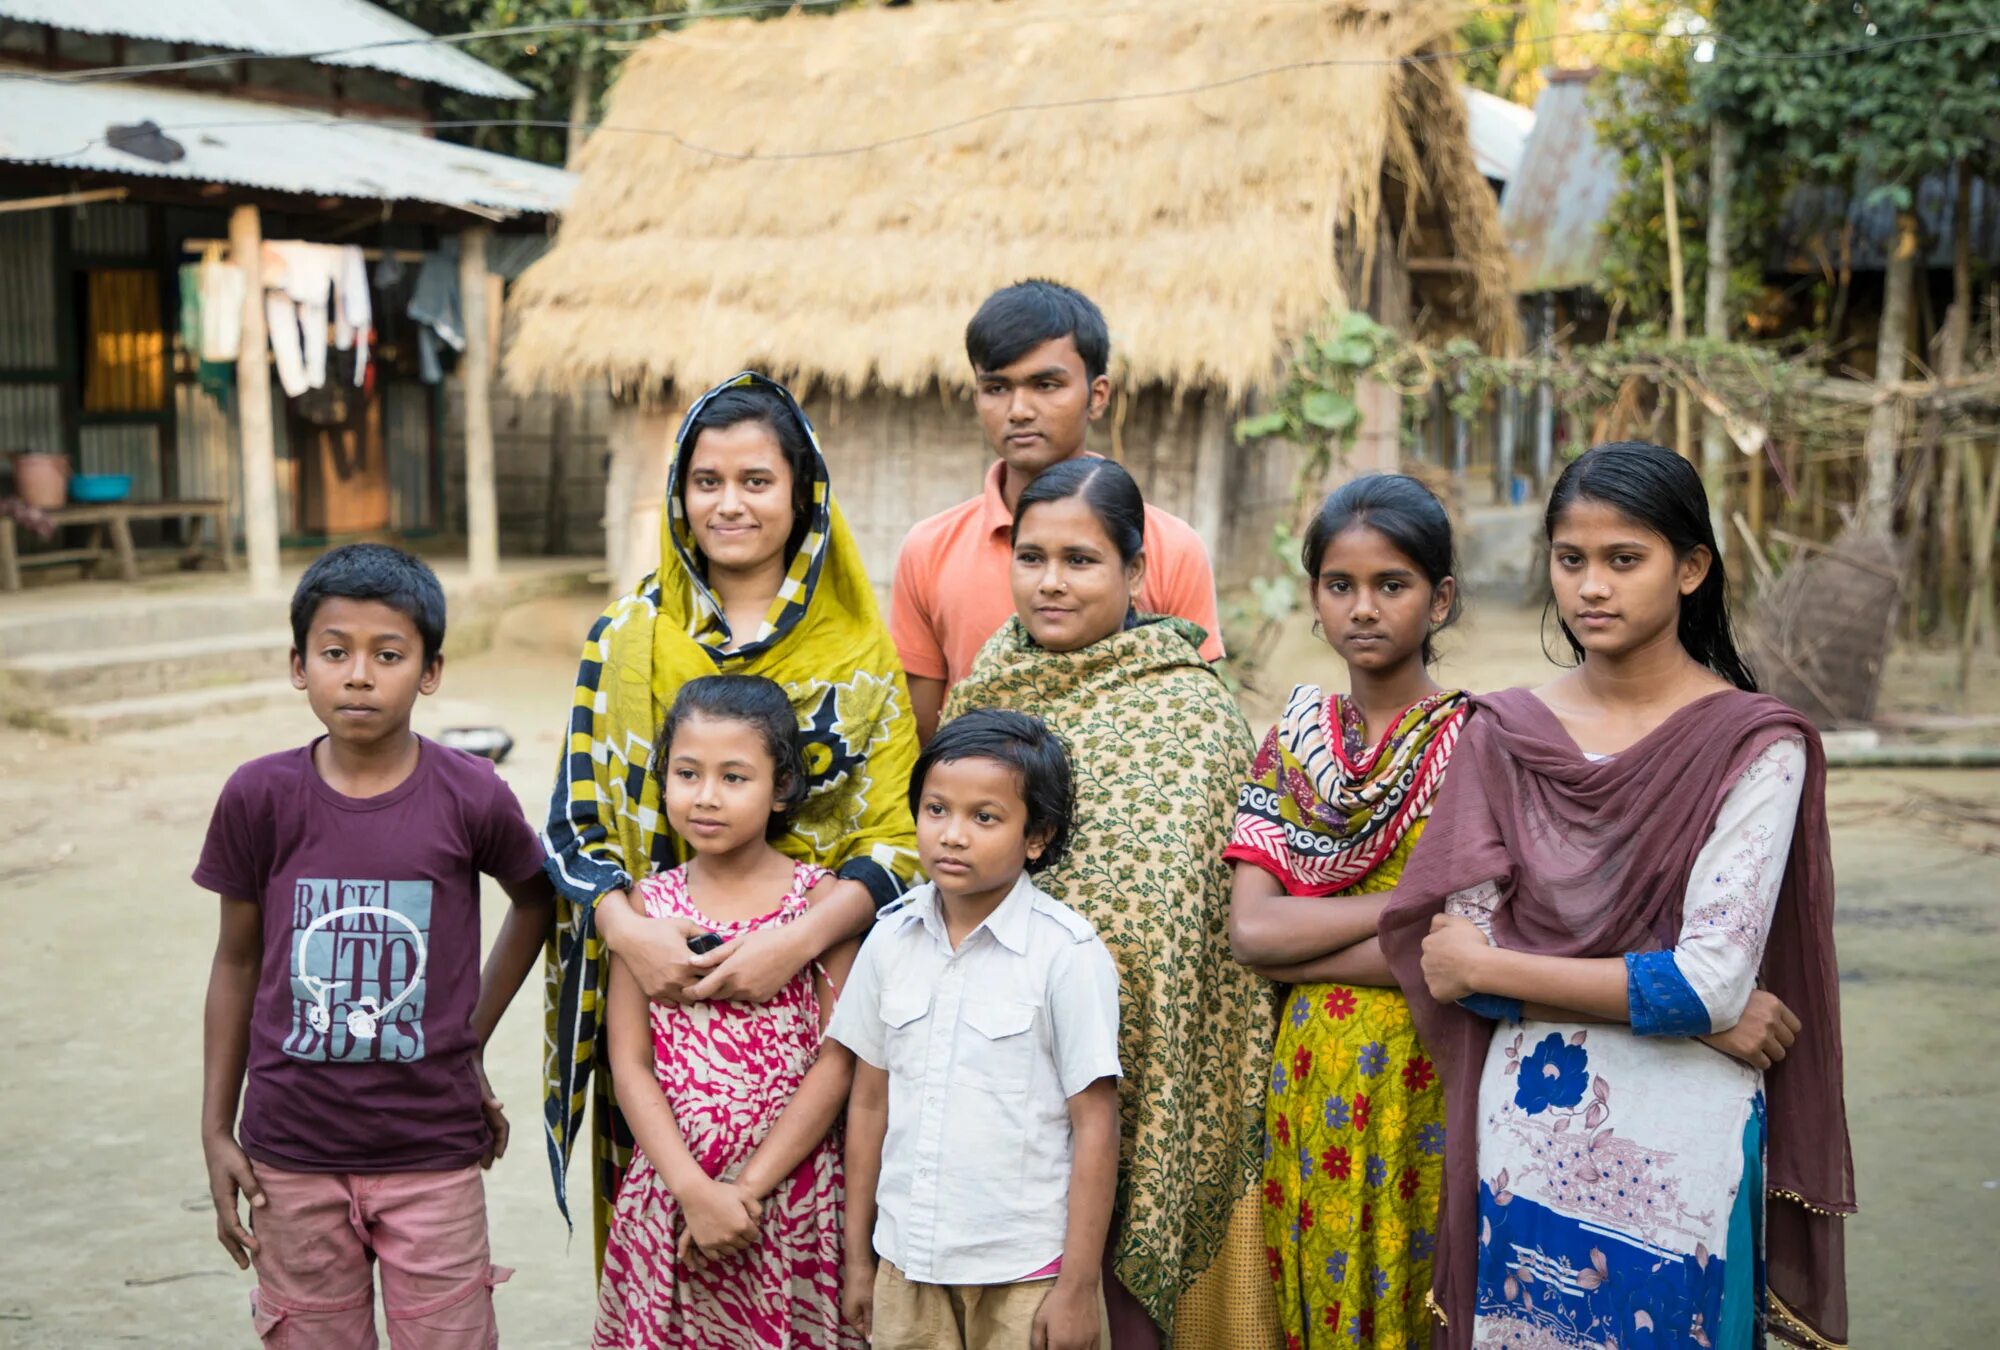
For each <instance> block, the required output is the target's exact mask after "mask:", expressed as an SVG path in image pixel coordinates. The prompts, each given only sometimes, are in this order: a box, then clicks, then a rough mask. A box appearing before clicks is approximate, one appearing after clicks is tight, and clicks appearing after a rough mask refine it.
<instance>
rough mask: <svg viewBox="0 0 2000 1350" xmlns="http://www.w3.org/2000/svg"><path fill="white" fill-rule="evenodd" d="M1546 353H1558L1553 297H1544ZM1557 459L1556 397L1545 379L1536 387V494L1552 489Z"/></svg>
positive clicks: (1551, 355) (1544, 346) (1543, 340)
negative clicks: (1551, 480)
mask: <svg viewBox="0 0 2000 1350" xmlns="http://www.w3.org/2000/svg"><path fill="white" fill-rule="evenodd" d="M1541 337H1542V352H1543V354H1544V355H1546V356H1549V357H1551V358H1552V357H1554V355H1555V350H1556V300H1555V297H1554V296H1553V295H1550V294H1548V293H1547V292H1544V293H1543V295H1542V334H1541ZM1555 458H1556V396H1555V390H1553V389H1551V388H1550V387H1549V382H1548V381H1547V380H1543V381H1542V382H1541V383H1540V384H1538V385H1536V386H1535V491H1536V493H1537V494H1538V495H1539V494H1540V493H1544V492H1547V491H1548V490H1549V480H1550V478H1551V477H1553V476H1554V472H1555Z"/></svg>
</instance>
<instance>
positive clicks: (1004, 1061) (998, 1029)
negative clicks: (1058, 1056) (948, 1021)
mask: <svg viewBox="0 0 2000 1350" xmlns="http://www.w3.org/2000/svg"><path fill="white" fill-rule="evenodd" d="M962 1016H963V1017H964V1019H965V1025H966V1026H967V1027H968V1028H969V1029H970V1034H969V1035H968V1036H967V1037H966V1039H965V1062H964V1065H963V1069H964V1081H965V1083H966V1085H967V1086H968V1087H976V1088H983V1089H985V1090H986V1091H989V1092H999V1093H1009V1094H1014V1093H1021V1092H1025V1091H1027V1088H1028V1078H1029V1075H1030V1074H1031V1073H1032V1072H1033V1070H1034V1067H1035V1037H1034V1035H1033V1032H1034V1027H1035V1005H1034V1004H1032V1003H1012V1002H1003V1001H999V1000H988V999H967V1000H966V1003H965V1011H964V1013H963V1014H962Z"/></svg>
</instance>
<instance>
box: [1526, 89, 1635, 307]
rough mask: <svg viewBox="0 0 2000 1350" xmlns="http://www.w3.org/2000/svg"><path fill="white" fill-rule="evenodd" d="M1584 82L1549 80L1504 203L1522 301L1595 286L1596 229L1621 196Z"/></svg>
mask: <svg viewBox="0 0 2000 1350" xmlns="http://www.w3.org/2000/svg"><path fill="white" fill-rule="evenodd" d="M1589 93H1590V85H1589V81H1588V79H1587V78H1575V77H1569V78H1558V79H1555V80H1552V81H1551V82H1550V83H1549V85H1548V87H1547V88H1545V89H1544V90H1542V94H1541V97H1540V98H1538V99H1536V100H1535V127H1534V130H1533V131H1531V132H1530V133H1529V134H1528V144H1527V147H1526V148H1525V149H1524V150H1523V151H1522V154H1521V166H1520V169H1519V171H1518V172H1517V173H1516V174H1515V175H1514V178H1513V179H1512V180H1511V181H1510V182H1509V183H1508V184H1507V190H1506V191H1505V192H1504V193H1502V194H1501V197H1500V228H1501V230H1502V232H1504V233H1505V234H1506V236H1507V252H1508V254H1509V255H1510V256H1511V258H1512V260H1513V264H1514V290H1515V292H1516V293H1517V294H1523V295H1525V294H1529V293H1531V292H1535V291H1565V290H1570V289H1573V288H1576V287H1586V286H1595V285H1596V284H1597V281H1598V278H1599V273H1600V272H1601V270H1602V267H1603V262H1604V239H1603V237H1602V236H1601V235H1600V234H1599V233H1598V229H1597V227H1598V225H1599V224H1600V223H1601V222H1602V221H1603V220H1604V217H1605V215H1606V214H1607V213H1608V212H1609V211H1610V209H1611V201H1612V198H1614V197H1616V196H1617V195H1618V185H1619V180H1618V161H1617V159H1616V158H1615V157H1614V156H1613V155H1612V154H1611V152H1610V151H1609V150H1606V149H1605V148H1604V147H1603V146H1601V145H1599V144H1598V143H1597V132H1596V130H1595V129H1594V128H1593V127H1592V126H1591V110H1590V106H1589Z"/></svg>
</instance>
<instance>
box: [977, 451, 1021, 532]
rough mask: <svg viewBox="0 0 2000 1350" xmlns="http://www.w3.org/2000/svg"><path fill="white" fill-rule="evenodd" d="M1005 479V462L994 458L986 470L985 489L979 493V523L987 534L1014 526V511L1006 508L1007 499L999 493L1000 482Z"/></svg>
mask: <svg viewBox="0 0 2000 1350" xmlns="http://www.w3.org/2000/svg"><path fill="white" fill-rule="evenodd" d="M1006 481H1007V464H1006V462H1005V461H1004V460H998V459H996V460H994V461H993V463H992V464H991V465H989V466H988V467H987V470H986V490H985V491H984V492H982V493H980V494H979V523H980V524H981V525H982V526H984V527H985V530H986V533H987V534H989V535H992V534H998V533H1000V532H1001V531H1002V530H1007V531H1011V530H1012V529H1013V528H1014V513H1013V512H1012V511H1009V510H1008V509H1007V499H1006V498H1005V497H1003V496H1001V495H1000V487H1001V484H1003V483H1005V482H1006Z"/></svg>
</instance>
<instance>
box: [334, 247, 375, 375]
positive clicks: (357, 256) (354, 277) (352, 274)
mask: <svg viewBox="0 0 2000 1350" xmlns="http://www.w3.org/2000/svg"><path fill="white" fill-rule="evenodd" d="M335 252H336V254H337V260H336V263H335V267H334V273H333V298H334V310H333V345H334V347H335V349H337V350H339V351H343V352H344V351H350V350H351V351H352V352H353V353H354V384H355V387H357V388H359V387H360V386H361V385H362V384H363V383H364V382H365V381H366V380H367V378H368V333H369V330H370V329H371V328H373V327H374V324H375V305H374V302H373V301H372V300H370V299H369V297H368V259H367V257H366V256H365V255H364V254H363V253H362V252H361V248H360V246H359V245H357V244H343V245H341V246H340V247H339V248H338V249H336V250H335Z"/></svg>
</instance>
